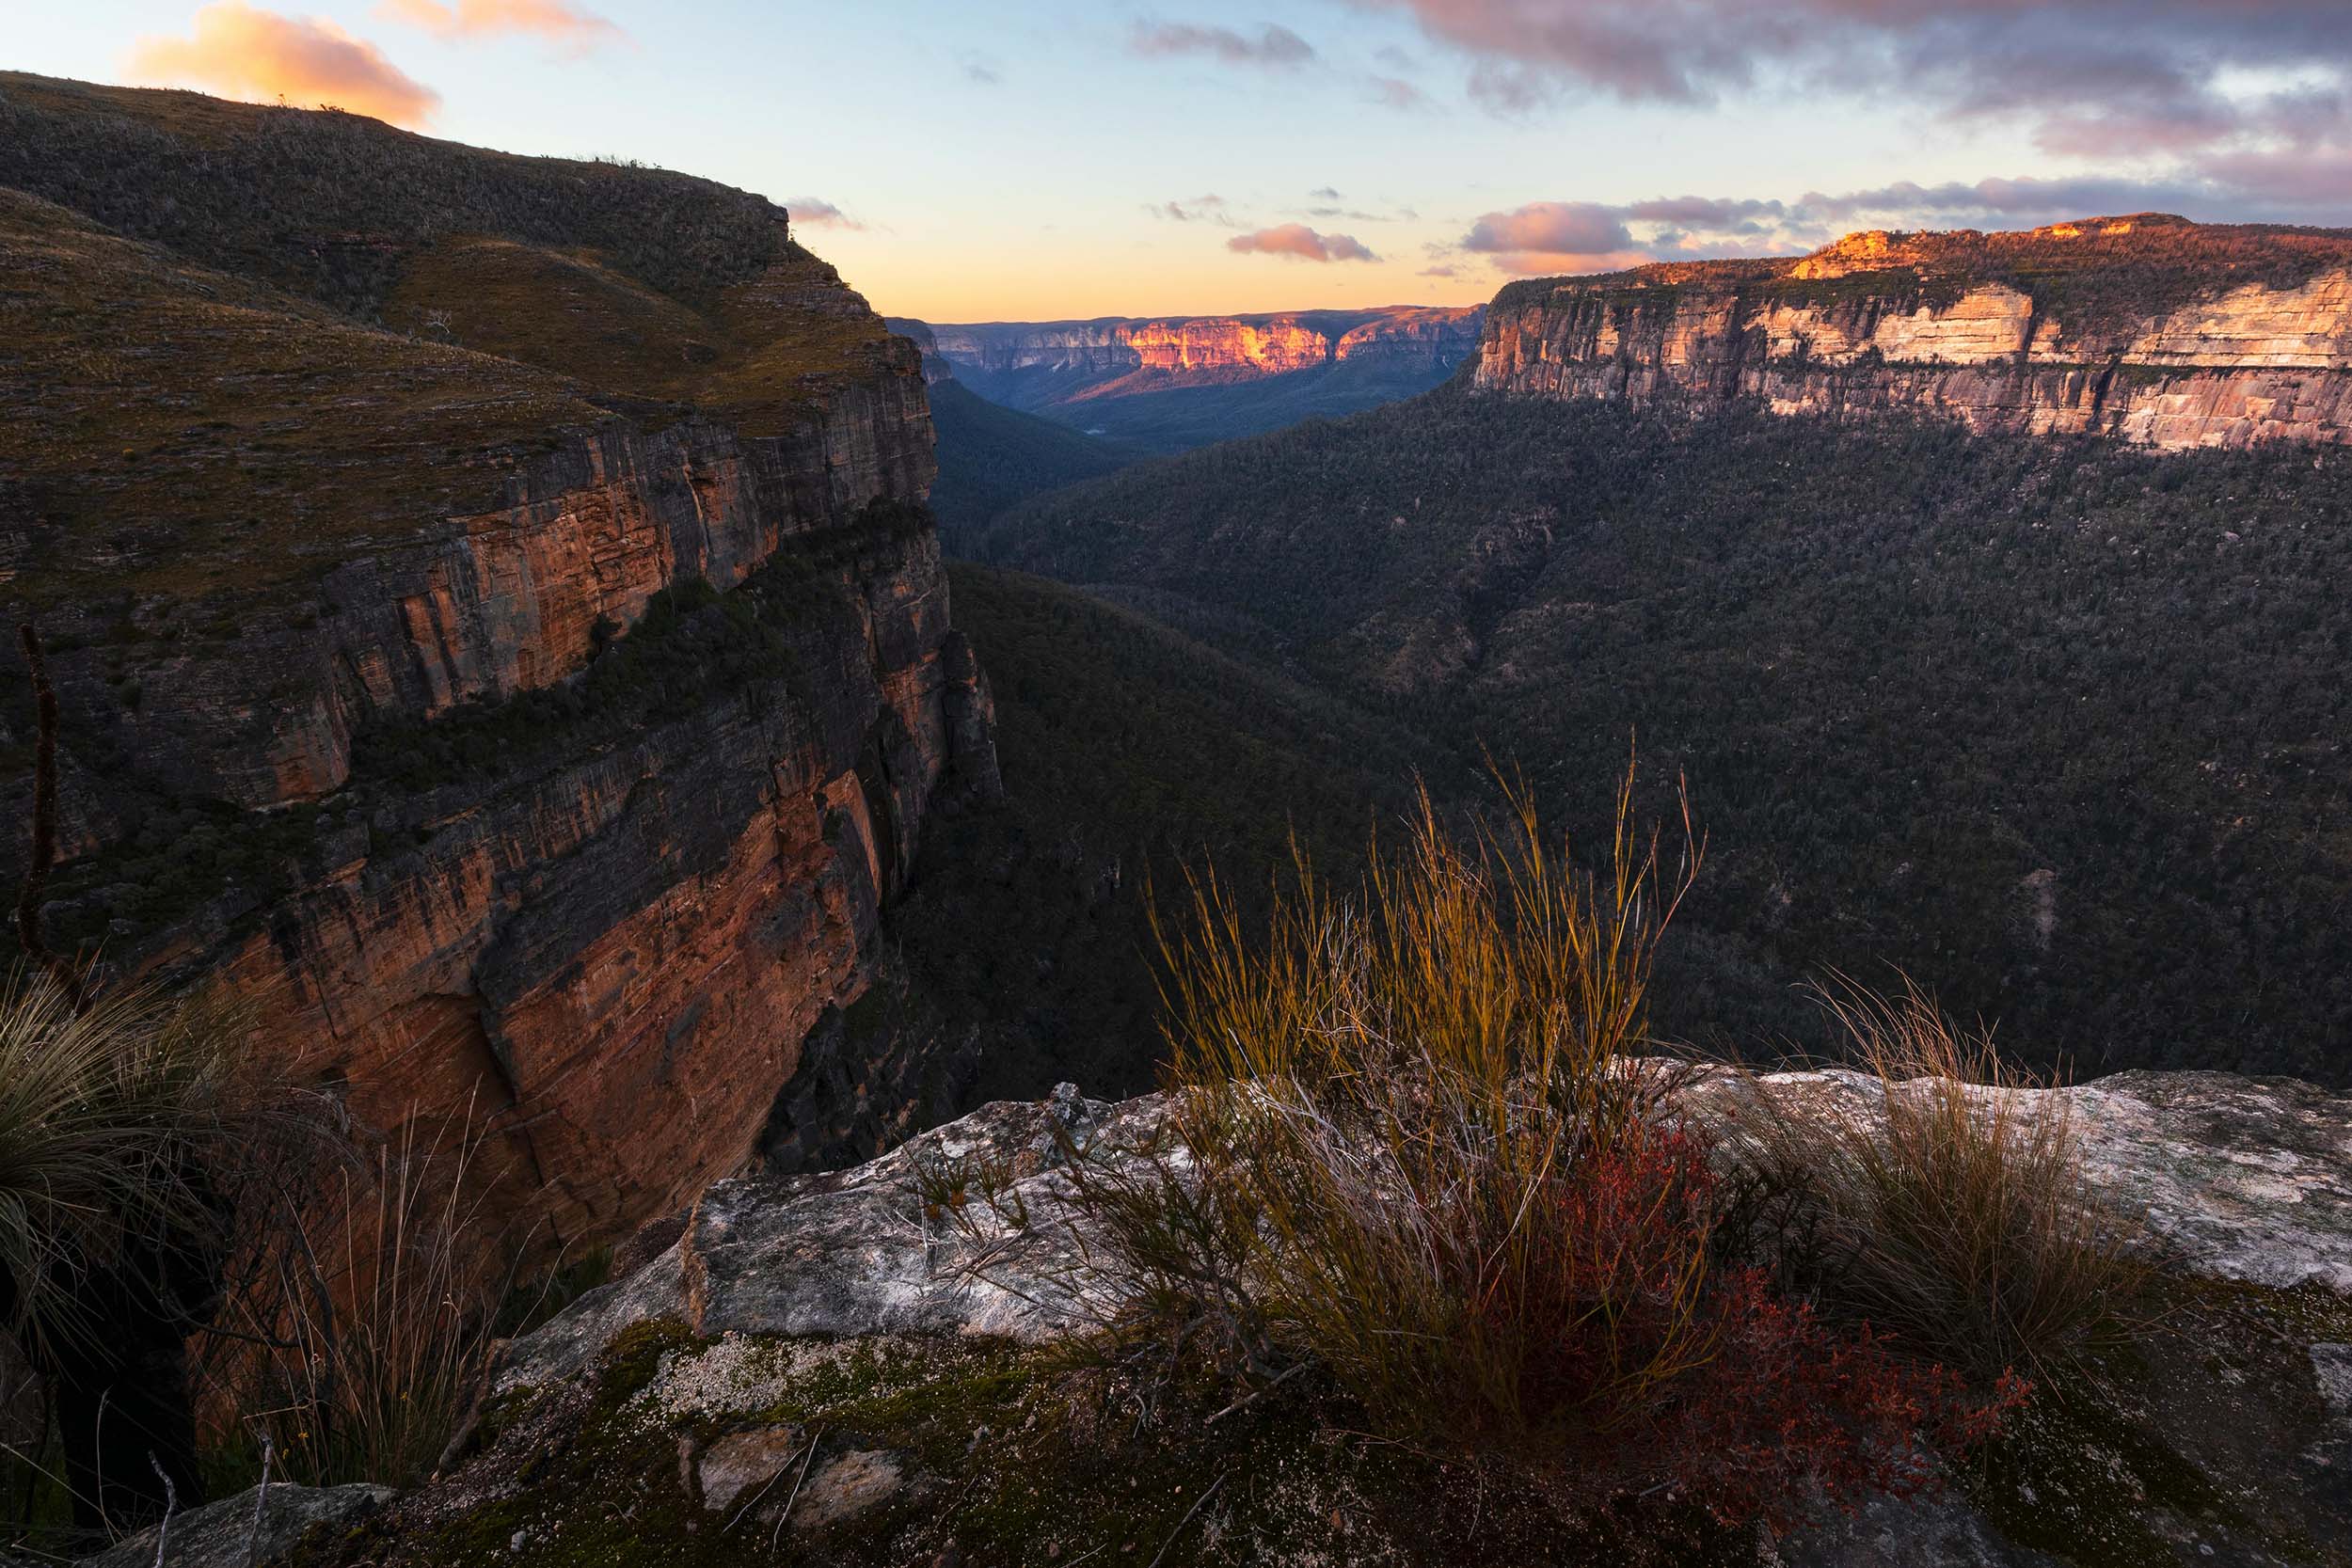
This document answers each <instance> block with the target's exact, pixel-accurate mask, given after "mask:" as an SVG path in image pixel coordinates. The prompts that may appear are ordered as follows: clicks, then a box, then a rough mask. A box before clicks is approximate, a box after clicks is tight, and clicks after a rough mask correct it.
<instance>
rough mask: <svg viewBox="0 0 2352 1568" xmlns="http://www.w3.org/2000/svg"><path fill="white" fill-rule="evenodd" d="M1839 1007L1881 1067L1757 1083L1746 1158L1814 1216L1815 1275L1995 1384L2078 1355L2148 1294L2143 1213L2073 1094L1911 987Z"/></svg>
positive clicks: (1848, 1031)
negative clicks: (2111, 1181) (1837, 1091)
mask: <svg viewBox="0 0 2352 1568" xmlns="http://www.w3.org/2000/svg"><path fill="white" fill-rule="evenodd" d="M1823 1000H1824V1002H1825V1004H1826V1006H1827V1007H1828V1009H1829V1011H1830V1014H1831V1016H1832V1017H1833V1018H1834V1019H1835V1020H1836V1023H1837V1024H1838V1026H1839V1028H1840V1029H1841V1031H1842V1032H1843V1033H1844V1035H1845V1036H1846V1037H1847V1038H1848V1039H1849V1041H1850V1042H1851V1049H1852V1052H1853V1054H1854V1057H1855V1060H1856V1061H1857V1063H1858V1064H1859V1066H1860V1068H1861V1069H1862V1070H1863V1072H1864V1073H1865V1074H1866V1075H1867V1082H1866V1084H1865V1085H1864V1087H1863V1090H1862V1092H1861V1093H1860V1094H1859V1095H1858V1096H1856V1097H1852V1098H1849V1097H1846V1096H1843V1095H1829V1096H1823V1097H1818V1098H1816V1097H1807V1096H1803V1095H1800V1094H1797V1093H1793V1092H1788V1091H1787V1090H1776V1089H1773V1088H1769V1087H1766V1086H1765V1085H1761V1084H1759V1083H1757V1082H1756V1080H1754V1079H1753V1078H1750V1079H1747V1080H1745V1081H1744V1092H1742V1093H1741V1094H1740V1099H1739V1112H1738V1116H1737V1117H1736V1119H1735V1120H1734V1121H1733V1122H1732V1123H1731V1124H1730V1125H1731V1126H1732V1127H1733V1128H1735V1129H1736V1134H1735V1136H1736V1142H1737V1146H1738V1148H1739V1150H1740V1154H1741V1157H1742V1158H1743V1160H1744V1161H1745V1162H1746V1163H1747V1164H1748V1165H1749V1166H1750V1167H1751V1168H1753V1169H1758V1170H1765V1171H1769V1172H1772V1173H1773V1180H1776V1181H1777V1182H1778V1183H1779V1184H1781V1185H1783V1186H1784V1187H1786V1188H1787V1189H1788V1190H1789V1191H1790V1192H1791V1193H1793V1194H1794V1195H1795V1196H1796V1200H1797V1202H1798V1203H1799V1204H1800V1205H1801V1206H1803V1207H1804V1208H1805V1209H1806V1210H1808V1211H1809V1225H1810V1227H1811V1230H1812V1233H1813V1235H1814V1237H1815V1240H1816V1247H1815V1253H1816V1256H1815V1258H1814V1259H1812V1260H1811V1262H1810V1263H1809V1264H1808V1265H1807V1268H1806V1270H1805V1272H1809V1273H1812V1274H1814V1275H1817V1276H1818V1278H1817V1281H1816V1283H1817V1284H1818V1288H1819V1289H1820V1291H1822V1292H1823V1293H1824V1294H1825V1296H1826V1297H1827V1298H1828V1299H1829V1301H1830V1302H1832V1303H1833V1304H1834V1305H1836V1307H1838V1308H1839V1309H1841V1310H1842V1311H1843V1312H1845V1313H1846V1314H1847V1315H1849V1316H1853V1317H1861V1318H1867V1320H1868V1321H1869V1322H1871V1323H1876V1324H1878V1325H1880V1326H1882V1327H1885V1328H1889V1329H1892V1330H1894V1331H1895V1332H1897V1333H1898V1334H1899V1335H1901V1336H1902V1337H1903V1338H1905V1339H1907V1340H1908V1341H1910V1342H1911V1343H1912V1344H1914V1345H1915V1346H1917V1347H1918V1348H1920V1349H1921V1350H1923V1351H1925V1352H1926V1353H1928V1354H1933V1355H1935V1356H1937V1357H1939V1358H1941V1359H1944V1360H1947V1361H1950V1362H1952V1363H1954V1364H1956V1365H1959V1366H1962V1367H1963V1368H1966V1369H1968V1370H1970V1371H1972V1372H1974V1373H1976V1374H1978V1375H1979V1376H1980V1377H1990V1376H1992V1375H1994V1374H1995V1373H1997V1372H2000V1371H2001V1370H2005V1369H2007V1368H2010V1367H2012V1366H2025V1367H2039V1366H2041V1365H2042V1364H2044V1363H2046V1362H2049V1361H2051V1360H2053V1359H2054V1358H2063V1357H2066V1356H2068V1355H2069V1354H2070V1353H2071V1352H2073V1351H2074V1349H2076V1348H2078V1347H2079V1346H2080V1345H2081V1343H2082V1342H2083V1340H2084V1338H2085V1337H2086V1335H2087V1334H2088V1333H2089V1332H2090V1329H2091V1328H2092V1326H2093V1325H2094V1324H2095V1323H2097V1322H2098V1321H2099V1320H2100V1319H2102V1318H2103V1317H2105V1316H2106V1315H2107V1314H2109V1313H2111V1312H2113V1311H2115V1310H2116V1309H2117V1307H2119V1305H2121V1304H2122V1303H2124V1302H2126V1301H2128V1299H2129V1298H2130V1297H2131V1296H2132V1295H2133V1294H2134V1293H2135V1291H2137V1287H2138V1285H2139V1283H2140V1281H2141V1279H2142V1276H2143V1271H2142V1269H2141V1267H2140V1266H2139V1265H2138V1264H2137V1263H2136V1262H2135V1261H2134V1259H2133V1257H2132V1250H2131V1249H2132V1243H2133V1240H2134V1237H2135V1234H2136V1230H2137V1227H2136V1225H2135V1223H2134V1221H2133V1219H2132V1217H2131V1216H2130V1215H2128V1214H2127V1213H2124V1212H2122V1211H2120V1210H2119V1209H2117V1208H2116V1206H2115V1205H2113V1204H2112V1203H2110V1202H2108V1201H2106V1200H2105V1199H2104V1198H2102V1197H2101V1196H2099V1195H2097V1194H2096V1193H2095V1192H2094V1191H2093V1190H2092V1189H2091V1188H2090V1185H2089V1183H2088V1182H2087V1181H2086V1180H2085V1179H2084V1175H2083V1168H2082V1154H2081V1148H2080V1146H2079V1144H2078V1142H2077V1140H2076V1138H2075V1135H2074V1125H2073V1120H2072V1115H2071V1111H2070V1108H2069V1101H2068V1100H2067V1098H2066V1097H2065V1096H2063V1095H2059V1094H2051V1093H2046V1092H2042V1091H2044V1090H2046V1089H2048V1088H2049V1087H2051V1086H2052V1083H2051V1081H2050V1080H2045V1079H2042V1078H2040V1077H2037V1076H2035V1075H2034V1074H2032V1073H2029V1072H2026V1071H2024V1070H2022V1069H2018V1068H2015V1067H2013V1066H2011V1065H2010V1063H2008V1062H2007V1061H2005V1060H2004V1059H2003V1058H2002V1056H2001V1055H2000V1053H1999V1052H1998V1051H1996V1050H1995V1049H1994V1043H1993V1038H1992V1036H1991V1034H1990V1033H1989V1032H1987V1031H1985V1030H1983V1029H1977V1030H1965V1029H1963V1028H1961V1027H1960V1026H1958V1025H1956V1024H1955V1023H1954V1022H1952V1021H1951V1020H1950V1019H1949V1018H1947V1017H1946V1016H1945V1014H1944V1012H1943V1010H1942V1009H1941V1008H1940V1007H1939V1006H1937V1005H1936V1002H1935V1000H1934V998H1933V997H1932V996H1931V995H1929V994H1928V993H1927V992H1926V991H1924V990H1921V989H1919V988H1918V987H1917V986H1916V985H1915V984H1913V983H1911V982H1909V981H1908V980H1906V981H1905V982H1904V985H1903V989H1902V990H1901V992H1900V993H1899V995H1896V996H1893V997H1886V996H1882V995H1878V994H1876V993H1873V992H1871V991H1869V990H1866V989H1864V988H1862V987H1859V986H1856V985H1854V984H1852V983H1851V982H1847V981H1842V980H1841V981H1840V982H1838V983H1837V985H1836V989H1835V990H1827V991H1824V993H1823Z"/></svg>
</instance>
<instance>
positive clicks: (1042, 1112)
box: [499, 1085, 1166, 1389]
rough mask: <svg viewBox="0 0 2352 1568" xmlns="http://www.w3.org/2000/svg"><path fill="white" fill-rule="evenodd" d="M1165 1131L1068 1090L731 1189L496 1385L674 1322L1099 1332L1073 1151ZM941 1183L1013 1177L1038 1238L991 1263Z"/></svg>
mask: <svg viewBox="0 0 2352 1568" xmlns="http://www.w3.org/2000/svg"><path fill="white" fill-rule="evenodd" d="M1165 1118H1166V1105H1165V1102H1164V1101H1161V1100H1160V1099H1159V1098H1158V1097H1156V1096H1146V1097H1144V1098H1143V1099H1140V1100H1132V1101H1125V1102H1124V1103H1121V1104H1119V1105H1115V1106H1114V1105H1106V1104H1104V1102H1102V1101H1090V1100H1087V1099H1085V1098H1084V1097H1082V1096H1081V1095H1079V1093H1078V1092H1077V1090H1076V1089H1075V1088H1074V1087H1073V1086H1072V1085H1061V1086H1060V1087H1059V1088H1058V1089H1057V1090H1056V1091H1055V1094H1054V1096H1053V1097H1052V1098H1051V1099H1049V1100H1047V1101H1043V1102H1041V1103H1038V1104H1028V1103H1022V1102H1017V1101H997V1102H995V1103H993V1104H990V1105H987V1106H983V1107H982V1108H981V1109H979V1110H977V1111H975V1112H973V1113H972V1114H971V1115H969V1116H966V1117H961V1119H959V1120H956V1121H953V1122H950V1123H948V1124H947V1125H946V1126H945V1127H940V1128H935V1129H933V1130H932V1131H930V1132H925V1133H922V1134H921V1135H919V1136H917V1137H914V1138H912V1139H909V1140H908V1141H907V1142H906V1143H905V1144H903V1145H901V1146H900V1147H899V1148H896V1149H894V1150H892V1151H891V1152H890V1153H889V1154H886V1155H884V1156H882V1158H881V1159H878V1160H875V1161H872V1162H870V1163H869V1164H864V1165H860V1166H857V1167H855V1168H853V1169H850V1170H845V1171H832V1172H827V1173H824V1174H822V1175H816V1176H797V1177H744V1178H739V1179H737V1180H728V1181H722V1182H720V1183H718V1184H717V1185H715V1186H713V1187H712V1188H711V1189H710V1190H709V1191H708V1192H707V1193H705V1194H704V1195H703V1197H702V1200H701V1201H700V1202H699V1203H697V1204H696V1205H695V1206H694V1210H693V1212H692V1213H691V1215H690V1216H689V1218H688V1220H687V1224H686V1227H685V1230H684V1232H683V1233H682V1234H681V1235H680V1236H679V1238H678V1240H677V1242H676V1243H675V1244H674V1245H672V1246H671V1247H670V1248H669V1249H668V1250H667V1251H665V1252H664V1253H662V1254H661V1256H660V1257H659V1258H657V1259H655V1260H654V1261H653V1262H651V1263H649V1264H647V1265H646V1266H645V1267H644V1268H643V1269H641V1270H639V1271H638V1272H637V1273H636V1274H634V1275H630V1276H629V1277H628V1278H626V1279H621V1280H617V1281H615V1282H613V1283H612V1284H610V1285H606V1286H603V1287H600V1288H599V1289H597V1290H596V1291H591V1292H589V1293H588V1294H587V1295H586V1296H583V1297H582V1298H581V1299H580V1301H579V1302H577V1303H575V1304H574V1305H573V1306H572V1307H571V1308H569V1309H568V1310H567V1311H565V1312H564V1314H562V1315H561V1316H559V1317H558V1318H556V1319H555V1321H554V1322H552V1323H548V1325H547V1326H546V1327H544V1328H542V1329H540V1330H538V1331H537V1332H536V1333H534V1334H532V1335H531V1336H529V1337H527V1338H524V1339H522V1340H520V1341H519V1342H517V1343H516V1345H515V1346H513V1347H512V1349H511V1350H510V1352H509V1354H508V1357H507V1360H506V1362H505V1365H504V1367H503V1368H502V1369H501V1372H500V1374H499V1386H501V1388H504V1389H515V1388H520V1387H525V1386H532V1385H535V1384H541V1383H546V1382H548V1381H551V1380H553V1379H557V1378H561V1377H564V1376H568V1375H573V1374H576V1373H577V1372H578V1371H579V1370H580V1369H581V1368H583V1367H585V1366H586V1365H588V1364H589V1362H590V1361H591V1360H592V1359H593V1358H594V1357H595V1355H596V1354H597V1353H598V1352H599V1351H601V1350H602V1349H603V1348H604V1346H605V1345H607V1344H609V1343H610V1342H611V1341H612V1339H613V1338H615V1337H616V1336H618V1335H619V1334H620V1333H621V1332H622V1331H623V1330H625V1329H627V1328H628V1327H629V1326H630V1325H632V1324H635V1323H647V1322H652V1321H656V1320H664V1319H667V1320H675V1321H678V1322H682V1323H686V1324H688V1325H689V1326H690V1327H691V1329H692V1330H693V1331H694V1332H695V1333H696V1334H697V1335H699V1336H702V1337H705V1338H714V1339H715V1338H720V1337H722V1336H724V1335H824V1336H839V1337H850V1336H859V1335H873V1334H919V1333H931V1334H957V1335H991V1336H998V1337H1002V1338H1009V1339H1016V1340H1024V1341H1039V1340H1043V1339H1050V1338H1056V1337H1058V1336H1060V1335H1064V1334H1067V1333H1068V1332H1070V1331H1071V1330H1073V1329H1074V1328H1077V1327H1080V1326H1082V1325H1084V1324H1085V1323H1089V1322H1091V1321H1094V1320H1093V1317H1092V1315H1091V1313H1090V1307H1091V1306H1092V1305H1093V1304H1092V1303H1090V1302H1089V1300H1088V1299H1087V1298H1086V1297H1085V1295H1084V1294H1083V1291H1073V1280H1075V1279H1077V1278H1078V1277H1079V1276H1078V1275H1076V1274H1075V1273H1074V1271H1073V1264H1074V1262H1075V1256H1076V1255H1075V1250H1074V1247H1073V1243H1072V1238H1071V1235H1070V1231H1069V1228H1068V1227H1069V1225H1070V1223H1071V1222H1072V1219H1073V1215H1072V1213H1071V1212H1070V1211H1069V1210H1068V1209H1067V1208H1066V1207H1065V1205H1064V1202H1063V1199H1064V1196H1065V1194H1066V1191H1067V1189H1066V1188H1065V1187H1064V1186H1063V1185H1062V1183H1061V1179H1060V1178H1059V1176H1058V1175H1057V1166H1058V1165H1059V1164H1061V1161H1062V1157H1063V1149H1064V1148H1065V1146H1066V1144H1074V1145H1083V1146H1085V1147H1087V1148H1089V1149H1091V1150H1092V1151H1093V1152H1094V1154H1095V1155H1096V1156H1097V1157H1098V1158H1104V1159H1114V1158H1117V1157H1118V1156H1119V1154H1120V1152H1121V1151H1122V1150H1134V1149H1137V1148H1143V1147H1146V1146H1148V1145H1149V1144H1150V1143H1151V1142H1152V1140H1153V1139H1154V1138H1155V1137H1156V1136H1157V1135H1158V1134H1159V1133H1160V1132H1161V1131H1162V1130H1163V1128H1164V1126H1165ZM927 1168H928V1169H932V1170H936V1171H941V1172H950V1173H952V1172H956V1171H964V1172H971V1173H974V1174H979V1173H983V1172H996V1173H1001V1174H1002V1175H1003V1177H1004V1178H1006V1179H1007V1180H1008V1181H1009V1194H1010V1196H1009V1201H1011V1200H1017V1201H1020V1202H1023V1203H1025V1204H1026V1205H1027V1207H1028V1211H1029V1216H1030V1221H1031V1223H1030V1224H1029V1225H1027V1226H1026V1227H1018V1228H1014V1227H1004V1228H1005V1234H1004V1235H1002V1236H1001V1237H1000V1238H997V1239H996V1240H995V1241H994V1243H993V1244H991V1245H988V1246H986V1247H985V1248H983V1247H982V1246H981V1245H980V1244H978V1243H976V1242H975V1241H974V1240H973V1238H972V1236H971V1235H970V1234H969V1233H968V1231H967V1229H966V1228H965V1227H959V1226H958V1225H956V1224H954V1223H952V1222H951V1221H950V1220H949V1219H947V1218H946V1216H944V1215H937V1214H927V1213H926V1212H925V1208H926V1205H925V1202H924V1199H923V1197H922V1196H921V1193H920V1192H919V1190H918V1180H917V1177H918V1173H920V1172H922V1171H924V1170H925V1169H927ZM983 1252H985V1257H983V1256H982V1253H983ZM983 1264H984V1267H983V1266H982V1265H983Z"/></svg>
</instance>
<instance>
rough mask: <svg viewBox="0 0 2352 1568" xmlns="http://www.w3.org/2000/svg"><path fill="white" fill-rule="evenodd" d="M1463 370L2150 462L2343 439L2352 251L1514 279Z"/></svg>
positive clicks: (2126, 222) (1878, 244)
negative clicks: (1929, 418) (2010, 436)
mask: <svg viewBox="0 0 2352 1568" xmlns="http://www.w3.org/2000/svg"><path fill="white" fill-rule="evenodd" d="M1475 373H1476V381H1475V385H1476V386H1478V387H1479V388H1485V389H1489V390H1497V391H1504V392H1511V393H1516V394H1520V395H1527V396H1536V397H1548V398H1559V399H1568V398H1586V397H1593V398H1598V397H1624V398H1629V399H1632V400H1634V401H1636V402H1649V401H1654V400H1657V399H1659V398H1661V397H1668V396H1684V397H1691V398H1695V399H1698V400H1701V401H1706V400H1712V399H1721V398H1726V397H1740V396H1745V397H1757V398H1761V399H1763V400H1765V401H1766V402H1767V403H1768V404H1770V405H1771V406H1772V408H1773V409H1775V410H1776V411H1779V412H1784V413H1794V412H1816V413H1828V414H1841V415H1842V414H1847V413H1854V414H1861V413H1868V412H1872V411H1878V410H1885V409H1905V408H1908V409H1917V410H1923V411H1931V412H1937V413H1943V414H1947V415H1951V416H1954V417H1957V418H1959V419H1961V420H1964V421H1965V422H1966V423H1967V424H1968V425H1969V426H1970V427H1971V428H1974V429H1978V430H2001V431H2015V432H2024V433H2029V434H2046V433H2051V432H2058V433H2080V432H2093V433H2099V434H2105V435H2111V436H2120V437H2122V438H2123V439H2125V440H2129V441H2133V442H2137V443H2140V444H2143V445H2149V446H2154V447H2159V448H2167V449H2178V448H2189V447H2234V446H2244V445H2247V444H2249V443H2250V442H2255V441H2263V440H2272V439H2282V438H2283V439H2299V440H2314V441H2328V442H2340V441H2344V440H2346V439H2347V438H2352V234H2346V233H2344V232H2342V231H2319V230H2271V229H2259V228H2225V227H2218V226H2207V225H2198V224H2191V223H2188V222H2186V221H2185V220H2182V219H2178V218H2169V217H2163V216H2160V215H2142V216H2137V217H2132V218H2109V219H2090V220H2086V221H2084V222H2082V223H2079V224H2061V225H2056V226H2053V227H2051V228H2048V229H2042V230H2032V231H2030V232H2026V233H2016V234H1978V233H1974V232H1968V231H1963V232H1959V233H1954V234H1928V235H1889V234H1884V233H1867V234H1857V235H1851V236H1849V237H1848V238H1846V239H1845V240H1842V241H1840V242H1838V243H1837V244H1836V245H1831V246H1828V247H1826V248H1825V249H1823V250H1821V251H1820V252H1817V253H1816V254H1815V255H1813V256H1810V257H1806V258H1804V259H1802V260H1795V261H1763V262H1724V263H1695V264H1669V265H1661V266H1655V267H1643V268H1637V269H1635V270H1634V271H1632V272H1628V273H1617V274H1611V275H1608V276H1605V277H1580V278H1561V279H1548V280H1544V281H1541V282H1534V283H1522V284H1513V285H1512V286H1511V287H1509V288H1507V289H1505V290H1503V291H1502V293H1501V294H1500V295H1499V296H1498V297H1497V298H1496V300H1495V303H1494V306H1493V308H1492V309H1491V310H1490V312H1489V315H1488V318H1487V323H1486V334H1485V337H1484V339H1483V341H1482V342H1481V344H1480V350H1479V364H1478V369H1477V372H1475Z"/></svg>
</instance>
